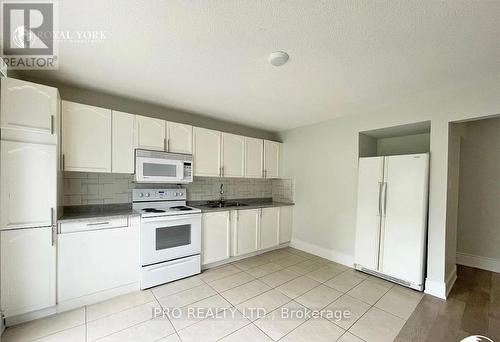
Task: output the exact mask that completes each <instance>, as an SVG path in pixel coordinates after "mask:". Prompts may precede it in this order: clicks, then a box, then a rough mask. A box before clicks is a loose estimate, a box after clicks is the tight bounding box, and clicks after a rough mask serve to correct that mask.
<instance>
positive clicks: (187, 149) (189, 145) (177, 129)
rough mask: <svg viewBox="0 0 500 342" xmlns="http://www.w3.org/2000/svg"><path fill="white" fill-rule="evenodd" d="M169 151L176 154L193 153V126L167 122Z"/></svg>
mask: <svg viewBox="0 0 500 342" xmlns="http://www.w3.org/2000/svg"><path fill="white" fill-rule="evenodd" d="M167 149H168V152H174V153H186V154H192V153H193V126H191V125H185V124H181V123H177V122H171V121H168V122H167Z"/></svg>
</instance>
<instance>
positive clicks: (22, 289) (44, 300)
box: [0, 227, 56, 317]
mask: <svg viewBox="0 0 500 342" xmlns="http://www.w3.org/2000/svg"><path fill="white" fill-rule="evenodd" d="M52 236H53V235H52V229H51V228H50V227H45V228H33V229H31V228H30V229H16V230H7V231H2V232H0V240H1V280H0V283H1V285H0V287H1V289H0V291H1V292H2V299H1V301H2V302H1V305H2V311H3V313H4V314H5V316H6V317H11V316H16V315H20V314H24V313H28V312H31V311H35V310H40V309H44V308H48V307H51V306H54V305H56V248H55V246H54V244H53V240H52Z"/></svg>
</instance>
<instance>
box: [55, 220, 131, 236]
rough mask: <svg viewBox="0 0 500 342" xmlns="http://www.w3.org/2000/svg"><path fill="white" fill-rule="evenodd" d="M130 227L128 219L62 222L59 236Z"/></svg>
mask: <svg viewBox="0 0 500 342" xmlns="http://www.w3.org/2000/svg"><path fill="white" fill-rule="evenodd" d="M127 226H128V217H127V216H123V217H113V218H93V219H88V220H85V221H78V222H61V223H60V224H59V234H65V233H73V232H82V231H86V230H97V229H111V228H122V227H127Z"/></svg>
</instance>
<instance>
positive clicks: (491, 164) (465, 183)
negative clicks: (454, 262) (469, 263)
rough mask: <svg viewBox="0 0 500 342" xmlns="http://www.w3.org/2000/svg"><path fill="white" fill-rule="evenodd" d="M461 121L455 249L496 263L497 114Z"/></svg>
mask: <svg viewBox="0 0 500 342" xmlns="http://www.w3.org/2000/svg"><path fill="white" fill-rule="evenodd" d="M464 125H465V134H463V135H462V137H461V144H460V183H459V184H460V191H459V203H458V208H459V210H458V245H457V252H458V253H463V254H466V255H471V256H479V257H484V258H490V259H495V260H496V262H497V263H498V265H500V118H494V119H488V120H478V121H472V122H467V123H465V124H464Z"/></svg>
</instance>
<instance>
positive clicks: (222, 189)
mask: <svg viewBox="0 0 500 342" xmlns="http://www.w3.org/2000/svg"><path fill="white" fill-rule="evenodd" d="M219 194H220V202H224V184H222V183H221V184H220V190H219Z"/></svg>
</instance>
